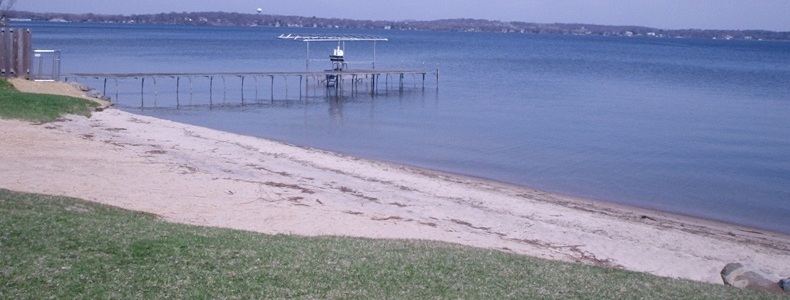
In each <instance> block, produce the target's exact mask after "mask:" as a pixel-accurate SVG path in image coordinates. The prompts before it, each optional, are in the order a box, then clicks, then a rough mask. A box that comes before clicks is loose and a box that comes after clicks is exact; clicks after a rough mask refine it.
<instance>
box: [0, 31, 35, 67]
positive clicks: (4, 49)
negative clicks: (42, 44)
mask: <svg viewBox="0 0 790 300" xmlns="http://www.w3.org/2000/svg"><path fill="white" fill-rule="evenodd" d="M31 52H32V46H31V33H30V29H24V28H8V27H5V28H0V76H3V77H25V78H27V77H28V76H29V75H30V61H31V60H30V54H31Z"/></svg>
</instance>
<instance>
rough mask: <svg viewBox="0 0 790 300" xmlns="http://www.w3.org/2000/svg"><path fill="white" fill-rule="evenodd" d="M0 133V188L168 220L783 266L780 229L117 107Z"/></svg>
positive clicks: (654, 265) (649, 262)
mask: <svg viewBox="0 0 790 300" xmlns="http://www.w3.org/2000/svg"><path fill="white" fill-rule="evenodd" d="M38 91H39V92H43V90H38ZM0 141H2V144H1V146H0V188H5V189H10V190H15V191H24V192H35V193H45V194H52V195H64V196H71V197H78V198H82V199H86V200H90V201H95V202H100V203H105V204H110V205H114V206H119V207H123V208H127V209H132V210H138V211H145V212H149V213H153V214H156V215H159V216H161V217H162V218H165V219H167V220H171V221H174V222H182V223H188V224H196V225H205V226H217V227H226V228H235V229H244V230H252V231H258V232H264V233H273V234H275V233H285V234H298V235H307V236H316V235H340V236H356V237H370V238H404V239H426V240H438V241H446V242H451V243H459V244H464V245H469V246H475V247H485V248H494V249H500V250H502V251H507V252H514V253H519V254H526V255H532V256H537V257H542V258H549V259H558V260H565V261H581V262H585V263H590V264H598V265H606V266H613V267H619V268H625V269H629V270H635V271H642V272H648V273H652V274H656V275H661V276H669V277H678V278H687V279H692V280H698V281H706V282H714V283H721V278H720V276H719V272H720V271H721V269H722V268H723V267H724V265H726V264H727V263H729V262H741V263H744V264H748V265H752V266H755V267H756V268H759V269H762V270H764V271H766V272H769V273H773V274H778V275H784V276H790V264H788V263H787V262H788V261H790V238H788V237H787V236H784V235H778V234H774V233H770V232H763V231H759V230H752V229H748V228H741V227H737V226H732V225H727V224H720V223H713V222H708V221H704V220H698V219H692V218H685V217H680V216H674V215H669V214H664V213H659V212H653V211H647V210H640V209H633V208H627V207H619V206H614V205H608V204H603V203H596V202H593V201H587V200H583V199H573V198H569V197H564V196H561V195H556V194H551V193H547V192H543V191H539V190H533V189H528V188H522V187H516V186H510V185H505V184H500V183H496V182H489V181H484V180H479V179H473V178H467V177H462V176H454V175H448V174H443V173H438V172H432V171H427V170H421V169H415V168H409V167H404V166H400V165H394V164H387V163H381V162H375V161H369V160H364V159H359V158H355V157H350V156H345V155H340V154H335V153H330V152H325V151H320V150H315V149H308V148H303V147H296V146H291V145H286V144H283V143H278V142H273V141H268V140H264V139H258V138H252V137H246V136H240V135H236V134H231V133H225V132H220V131H215V130H211V129H206V128H201V127H195V126H190V125H185V124H180V123H175V122H170V121H166V120H161V119H156V118H150V117H144V116H138V115H134V114H130V113H126V112H123V111H119V110H116V109H108V110H105V111H103V112H97V113H94V116H93V117H92V118H90V119H87V118H83V117H68V118H65V119H63V120H61V121H58V122H54V123H49V124H43V125H32V124H29V123H26V122H20V121H10V120H0Z"/></svg>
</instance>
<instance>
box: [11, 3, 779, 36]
mask: <svg viewBox="0 0 790 300" xmlns="http://www.w3.org/2000/svg"><path fill="white" fill-rule="evenodd" d="M257 8H262V9H263V13H264V14H272V15H297V16H305V17H313V16H315V17H326V18H347V19H361V20H388V21H403V20H436V19H447V18H474V19H489V20H501V21H523V22H536V23H584V24H598V25H638V26H647V27H655V28H660V29H763V30H774V31H790V0H329V1H327V0H131V1H130V0H17V3H16V6H15V9H17V10H26V11H35V12H63V13H96V14H123V15H130V14H148V13H162V12H164V13H167V12H200V11H225V12H242V13H256V9H257Z"/></svg>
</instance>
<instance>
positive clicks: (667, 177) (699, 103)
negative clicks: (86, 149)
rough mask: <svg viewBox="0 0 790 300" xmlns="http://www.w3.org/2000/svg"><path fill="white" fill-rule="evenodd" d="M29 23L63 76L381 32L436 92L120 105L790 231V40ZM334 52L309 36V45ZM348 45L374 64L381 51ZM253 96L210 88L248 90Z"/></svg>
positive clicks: (269, 67)
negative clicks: (57, 55) (433, 72)
mask: <svg viewBox="0 0 790 300" xmlns="http://www.w3.org/2000/svg"><path fill="white" fill-rule="evenodd" d="M16 25H17V26H25V27H29V28H32V29H33V44H34V48H38V49H60V50H62V58H63V61H62V70H63V72H64V73H77V72H91V73H98V72H107V73H133V72H240V71H301V70H304V68H305V45H304V43H302V42H294V41H284V40H278V39H277V38H276V37H277V36H278V35H280V34H282V33H364V34H375V35H380V36H384V37H387V38H389V39H390V41H388V42H380V43H378V44H377V45H376V46H377V49H376V60H377V67H399V66H406V67H419V68H427V69H436V68H437V67H438V68H439V69H440V72H441V77H440V82H439V83H438V85H439V87H438V89H437V88H436V80H435V78H433V77H431V76H429V78H428V79H426V88H425V89H422V88H421V84H420V83H418V82H419V80H417V81H413V80H412V81H407V84H406V86H407V88H406V89H404V90H403V91H399V90H397V89H394V90H386V91H385V92H380V93H378V94H375V95H372V94H371V93H366V92H361V93H357V94H353V93H350V94H348V95H344V96H341V97H335V96H327V95H326V94H325V92H324V90H323V88H316V87H315V86H313V87H311V88H308V90H307V91H306V93H307V95H308V97H304V98H302V97H300V96H299V85H298V82H289V83H278V84H287V85H290V86H291V87H289V94H288V95H285V94H283V91H282V89H281V88H280V89H276V90H277V94H276V95H275V97H274V98H275V100H274V101H271V99H270V94H269V93H270V90H269V89H270V87H269V85H268V84H269V83H268V82H266V81H265V80H264V82H263V83H256V86H258V85H259V86H261V93H260V95H259V96H258V97H257V98H256V97H255V96H254V94H253V93H254V92H253V90H252V89H250V88H249V85H250V83H249V82H250V81H248V83H247V84H248V88H247V89H245V91H244V97H246V98H247V99H248V101H249V102H252V103H255V105H246V106H243V107H242V106H238V105H226V106H218V107H213V109H211V110H210V109H208V107H207V106H205V105H193V106H189V107H187V108H183V109H178V110H177V109H173V108H171V107H170V106H172V105H171V104H172V103H173V102H172V98H174V97H175V94H174V92H173V91H172V88H170V89H169V90H168V87H172V86H174V84H173V82H172V79H170V81H168V80H169V79H165V78H163V79H160V80H159V83H158V87H157V89H159V90H160V91H158V92H157V93H158V94H157V95H156V97H157V101H158V103H157V105H158V106H160V108H158V109H146V110H140V109H139V106H140V95H139V89H140V82H139V81H134V80H132V81H130V82H122V83H121V84H120V86H121V88H120V90H121V91H120V92H119V94H118V99H116V100H117V102H118V106H119V107H121V108H123V109H125V110H129V111H131V112H135V113H141V114H146V115H152V116H156V117H160V118H165V119H171V120H175V121H179V122H184V123H190V124H196V125H200V126H206V127H211V128H216V129H220V130H225V131H230V132H236V133H240V134H245V135H253V136H259V137H264V138H269V139H275V140H280V141H285V142H288V143H292V144H297V145H303V146H309V147H315V148H320V149H326V150H332V151H337V152H342V153H347V154H351V155H355V156H360V157H365V158H372V159H377V160H384V161H391V162H396V163H403V164H407V165H413V166H419V167H425V168H430V169H435V170H441V171H447V172H453V173H459V174H465V175H471V176H477V177H483V178H488V179H493V180H498V181H503V182H508V183H514V184H518V185H523V186H528V187H533V188H538V189H543V190H547V191H552V192H557V193H561V194H568V195H572V196H580V197H585V198H591V199H596V200H603V201H610V202H616V203H621V204H627V205H633V206H639V207H645V208H652V209H659V210H664V211H669V212H674V213H681V214H686V215H691V216H697V217H703V218H709V219H714V220H721V221H726V222H732V223H738V224H743V225H747V226H752V227H757V228H763V229H768V230H773V231H777V232H783V233H790V42H763V41H716V40H681V39H655V38H613V37H576V36H549V35H520V34H501V33H445V32H440V33H437V32H403V31H383V30H380V31H377V30H361V31H360V30H356V31H347V30H340V29H306V28H239V27H184V26H148V25H145V26H143V25H138V26H131V25H99V24H53V23H21V24H16ZM333 46H334V45H331V44H328V45H316V46H313V44H311V50H310V51H311V53H318V54H315V55H314V56H312V57H313V58H319V57H321V58H323V57H324V56H325V55H323V54H326V55H328V54H329V53H330V49H331V47H333ZM346 52H347V56H349V59H353V58H359V59H361V60H364V59H368V58H369V57H368V56H370V53H371V46H370V44H365V43H359V44H356V43H349V44H347V46H346ZM354 56H356V57H354ZM312 64H315V65H317V66H318V67H322V64H325V65H326V66H325V67H326V68H328V67H329V66H328V62H312ZM411 79H413V78H410V80H411ZM195 80H196V81H198V82H196V83H195V84H196V85H197V86H199V87H196V89H197V90H200V91H197V92H196V94H195V96H193V97H194V99H193V100H190V101H195V102H196V103H197V102H200V103H205V98H207V97H208V96H207V92H206V91H205V87H206V85H207V81H205V80H203V81H200V80H199V79H195ZM248 80H250V79H248ZM266 80H268V79H266ZM278 80H280V79H278ZM90 84H91V85H92V86H94V87H99V86H100V85H101V82H92V83H90ZM148 84H149V85H150V82H149V83H148ZM294 84H296V87H292V86H293V85H294ZM226 85H230V86H238V82H229V83H226ZM276 85H277V84H276ZM111 86H112V85H111ZM218 86H219V83H217V82H215V83H214V87H215V88H217V87H218ZM415 86H416V88H415ZM201 88H202V89H201ZM146 89H148V90H149V93H150V90H152V88H151V87H150V86H147V87H146ZM238 90H239V88H236V89H233V88H231V89H229V91H228V92H226V93H225V94H220V93H218V92H217V91H214V93H213V94H212V95H211V96H212V97H214V99H215V101H216V102H224V101H229V102H234V101H235V102H238V100H239V99H238V98H240V97H241V95H240V92H239V91H238ZM107 94H108V95H110V96H113V97H114V96H115V95H114V91H113V89H108V91H107ZM144 97H145V98H146V99H147V100H146V101H149V103H150V101H151V99H152V98H153V96H152V95H150V94H149V95H146V96H144ZM179 97H181V99H182V101H187V100H185V98H186V95H185V94H183V92H182V93H181V94H179ZM220 99H222V100H220ZM228 99H229V100H228ZM201 101H203V102H201ZM182 103H183V102H182ZM149 105H150V104H149Z"/></svg>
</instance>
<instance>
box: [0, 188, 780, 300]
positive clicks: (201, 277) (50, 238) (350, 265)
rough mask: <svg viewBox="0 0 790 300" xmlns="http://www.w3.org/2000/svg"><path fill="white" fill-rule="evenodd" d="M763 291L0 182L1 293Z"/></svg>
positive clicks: (712, 295)
mask: <svg viewBox="0 0 790 300" xmlns="http://www.w3.org/2000/svg"><path fill="white" fill-rule="evenodd" d="M152 196H153V195H152ZM772 297H775V296H772V295H767V294H762V293H755V292H750V291H745V290H739V289H735V288H731V287H726V286H720V285H711V284H703V283H697V282H691V281H685V280H674V279H668V278H660V277H655V276H651V275H647V274H641V273H634V272H628V271H623V270H616V269H607V268H599V267H593V266H587V265H581V264H570V263H562V262H553V261H546V260H541V259H535V258H530V257H526V256H520V255H514V254H507V253H502V252H498V251H492V250H485V249H476V248H469V247H461V246H456V245H450V244H445V243H438V242H424V241H404V240H372V239H361V238H340V237H319V238H307V237H297V236H286V235H275V236H273V235H265V234H258V233H252V232H245V231H235V230H226V229H217V228H205V227H196V226H187V225H181V224H172V223H167V222H164V221H161V220H159V219H157V218H156V217H155V216H151V215H148V214H144V213H137V212H130V211H125V210H122V209H118V208H113V207H109V206H103V205H98V204H94V203H90V202H86V201H82V200H77V199H69V198H63V197H52V196H43V195H34V194H24V193H17V192H12V191H8V190H3V189H0V299H43V298H56V299H74V298H79V299H131V298H134V299H159V298H182V299H259V298H302V299H316V298H317V299H335V298H355V299H370V298H372V299H381V298H390V299H436V298H439V299H458V298H463V299H539V298H552V299H555V298H569V299H771V298H772Z"/></svg>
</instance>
